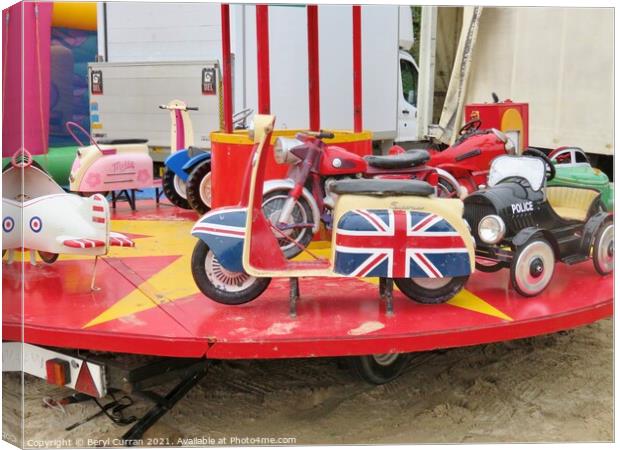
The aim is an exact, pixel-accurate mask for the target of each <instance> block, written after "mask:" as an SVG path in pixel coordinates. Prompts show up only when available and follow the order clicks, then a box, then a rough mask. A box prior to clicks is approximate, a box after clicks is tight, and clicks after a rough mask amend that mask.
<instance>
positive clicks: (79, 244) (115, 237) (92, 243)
mask: <svg viewBox="0 0 620 450" xmlns="http://www.w3.org/2000/svg"><path fill="white" fill-rule="evenodd" d="M58 242H60V243H61V244H62V245H64V246H65V247H70V248H96V247H105V241H103V240H101V239H89V238H78V237H71V236H60V237H59V238H58ZM109 244H110V246H115V247H134V246H135V243H134V242H133V241H132V240H131V239H129V238H128V237H127V236H125V235H124V234H121V233H115V232H110V240H109Z"/></svg>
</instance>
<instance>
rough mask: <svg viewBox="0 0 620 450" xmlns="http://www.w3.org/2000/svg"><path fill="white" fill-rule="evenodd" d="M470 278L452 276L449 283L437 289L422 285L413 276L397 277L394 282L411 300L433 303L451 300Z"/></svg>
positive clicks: (466, 276) (427, 303) (426, 303)
mask: <svg viewBox="0 0 620 450" xmlns="http://www.w3.org/2000/svg"><path fill="white" fill-rule="evenodd" d="M468 279H469V275H465V276H462V277H452V279H451V280H450V282H449V283H447V284H446V285H444V286H441V287H439V288H436V289H429V288H425V287H423V286H420V285H419V284H417V283H416V282H415V281H413V279H412V278H395V279H394V283H395V284H396V286H398V289H400V291H401V292H402V293H403V294H405V295H406V296H407V297H409V298H410V299H411V300H413V301H415V302H418V303H423V304H425V305H429V304H430V305H432V304H439V303H445V302H447V301H448V300H450V299H451V298H452V297H454V296H455V295H456V294H458V293H459V292H460V291H461V289H463V286H465V283H467V280H468Z"/></svg>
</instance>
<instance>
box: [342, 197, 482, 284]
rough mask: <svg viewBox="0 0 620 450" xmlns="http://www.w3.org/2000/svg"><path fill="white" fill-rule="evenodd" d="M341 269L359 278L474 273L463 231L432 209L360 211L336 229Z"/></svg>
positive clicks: (355, 212)
mask: <svg viewBox="0 0 620 450" xmlns="http://www.w3.org/2000/svg"><path fill="white" fill-rule="evenodd" d="M334 271H335V272H336V273H339V274H342V275H347V276H354V277H386V278H413V277H422V278H441V277H454V276H464V275H468V274H469V273H470V272H471V267H470V260H469V253H468V251H467V247H466V246H465V242H464V241H463V238H462V237H461V235H460V234H459V233H458V232H457V231H456V230H455V229H454V227H453V226H452V225H450V223H449V222H448V221H447V220H446V219H444V218H442V217H440V216H438V215H436V214H433V213H429V212H423V211H409V210H400V209H395V210H392V209H379V210H370V209H356V210H352V211H349V212H347V213H345V214H344V215H343V216H342V218H341V219H340V220H339V222H338V227H337V232H336V256H335V262H334Z"/></svg>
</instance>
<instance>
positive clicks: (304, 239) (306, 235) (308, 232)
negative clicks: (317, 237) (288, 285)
mask: <svg viewBox="0 0 620 450" xmlns="http://www.w3.org/2000/svg"><path fill="white" fill-rule="evenodd" d="M288 193H289V191H288V190H286V189H278V190H275V191H272V192H269V193H268V194H266V195H265V196H264V197H263V207H264V205H265V203H267V201H269V200H270V199H272V198H273V197H278V196H284V197H288ZM297 204H298V205H299V206H300V207H301V208H303V210H304V211H305V213H306V217H307V218H308V221H309V222H314V218H313V217H312V208H310V205H309V204H308V202H307V200H306V199H305V198H303V197H299V199H297ZM263 212H264V213H265V217H267V220H269V216H268V214H267V212H265V210H264V209H263ZM274 235H275V236H276V239H278V244H279V245H280V248H281V249H282V253H284V256H285V257H286V258H287V259H291V258H294V257H295V256H297V255H299V254H300V253H301V252H302V249H301V248H299V247H297V246H296V245H292V246H290V247H288V248H286V246H283V242H284V239H283V238H281V237H280V236H279V235H278V234H277V232H275V231H274ZM300 236H301V237H300V238H299V239H295V241H296V242H297V243H298V244H299V245H300V246H301V247H303V248H306V247H308V245H309V244H310V242H311V241H312V237H313V233H312V229H311V228H304V229H302V234H301V235H300ZM287 242H288V241H287Z"/></svg>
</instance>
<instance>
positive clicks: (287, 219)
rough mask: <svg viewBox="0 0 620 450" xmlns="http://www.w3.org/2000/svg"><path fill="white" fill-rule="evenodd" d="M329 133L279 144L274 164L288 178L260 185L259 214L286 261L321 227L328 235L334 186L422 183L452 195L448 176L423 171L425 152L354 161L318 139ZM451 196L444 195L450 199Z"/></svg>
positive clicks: (299, 136)
mask: <svg viewBox="0 0 620 450" xmlns="http://www.w3.org/2000/svg"><path fill="white" fill-rule="evenodd" d="M333 137H334V135H333V134H332V133H329V132H323V131H322V132H318V133H317V132H305V133H298V134H297V135H296V137H295V138H294V139H292V138H284V137H281V138H278V139H277V140H276V143H275V146H274V156H275V160H276V162H277V163H278V164H290V165H291V168H290V169H289V172H288V178H287V179H284V180H271V181H267V182H265V188H264V191H263V211H264V213H265V216H266V217H267V218H268V219H269V220H270V221H271V223H272V224H273V225H274V227H275V228H276V233H280V236H276V237H277V238H278V242H279V244H280V247H281V248H282V250H283V251H284V254H285V256H286V257H287V258H292V257H293V256H296V255H297V254H299V253H300V252H301V251H302V250H303V249H304V248H305V247H306V246H307V245H308V244H309V243H310V241H311V240H312V235H313V234H314V233H316V232H317V231H318V229H319V226H320V222H321V221H323V223H324V224H325V226H326V227H327V228H328V229H331V225H332V224H331V221H332V219H331V217H332V214H331V212H332V209H333V207H334V204H335V203H336V198H337V195H336V194H334V193H333V192H332V189H331V186H332V185H333V183H334V182H336V181H338V180H342V179H345V178H383V179H414V180H421V181H426V182H427V183H429V184H430V185H431V186H433V187H435V188H436V189H437V190H438V191H439V193H440V196H448V195H441V190H442V189H443V186H445V185H449V186H450V189H452V190H457V189H458V183H457V181H456V180H454V179H453V178H452V177H451V176H450V174H448V173H446V172H444V171H442V170H438V169H436V168H433V167H430V166H428V165H427V164H426V163H427V162H428V160H429V158H430V155H429V153H428V152H427V151H426V150H412V151H409V152H403V153H401V154H398V155H392V156H373V155H368V156H364V157H362V156H359V155H357V154H355V153H351V152H349V151H347V150H345V149H343V148H341V147H337V146H335V145H327V144H325V143H324V142H323V141H322V139H329V138H333ZM449 192H450V190H446V194H449Z"/></svg>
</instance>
